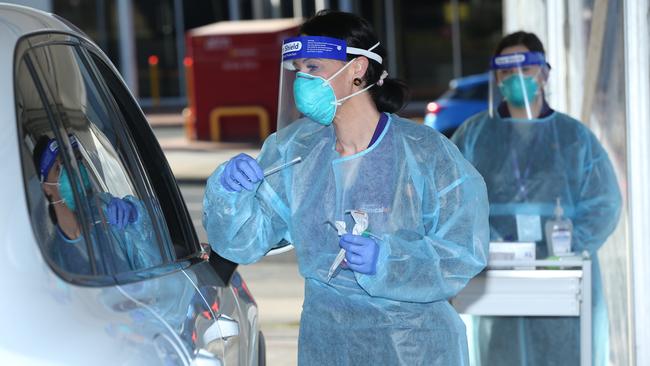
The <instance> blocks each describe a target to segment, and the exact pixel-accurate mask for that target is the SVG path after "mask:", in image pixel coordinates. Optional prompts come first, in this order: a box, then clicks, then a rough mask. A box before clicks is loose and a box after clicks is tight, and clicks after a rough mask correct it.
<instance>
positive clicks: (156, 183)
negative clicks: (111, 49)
mask: <svg viewBox="0 0 650 366" xmlns="http://www.w3.org/2000/svg"><path fill="white" fill-rule="evenodd" d="M91 59H92V60H93V62H94V64H95V65H96V67H97V69H98V71H99V73H101V75H102V78H103V79H104V80H105V82H106V83H107V86H108V88H109V90H110V92H111V94H112V96H113V98H114V100H115V101H116V103H117V106H118V108H119V110H120V113H121V114H122V115H123V116H124V120H125V121H126V122H127V124H128V125H129V130H130V131H131V134H132V138H133V140H134V141H135V142H136V144H137V146H138V149H139V150H140V151H141V152H142V164H143V166H144V168H145V170H146V171H147V172H148V176H149V177H150V179H151V184H152V187H153V189H154V190H155V193H156V196H157V197H158V198H159V204H160V207H161V209H162V214H161V216H160V217H161V219H162V220H164V221H165V223H166V226H167V228H168V230H169V236H170V238H171V241H172V243H173V248H174V253H175V255H176V258H177V259H181V258H185V257H188V256H194V255H200V251H201V248H200V246H199V243H198V239H197V237H196V232H195V231H194V227H193V225H192V221H191V218H190V216H189V214H188V212H187V209H186V207H185V205H184V202H183V199H182V197H181V193H180V191H179V189H178V186H177V185H176V182H175V181H174V177H173V174H172V172H171V170H170V168H169V165H168V164H167V161H166V159H165V156H164V155H163V153H162V151H161V150H160V147H159V145H158V142H157V141H156V139H155V137H154V135H153V133H152V132H151V129H150V128H149V126H148V124H147V121H146V119H145V118H144V116H143V114H142V112H141V111H140V108H139V107H138V106H137V104H136V103H135V102H134V101H133V98H132V97H131V95H130V94H129V92H128V90H127V89H126V88H125V86H124V84H123V83H122V82H121V81H120V80H119V79H118V78H117V77H116V76H115V74H114V72H113V71H112V70H111V68H110V67H109V66H108V65H107V64H106V63H105V62H104V61H103V60H102V59H101V58H100V57H99V56H97V55H95V54H91Z"/></svg>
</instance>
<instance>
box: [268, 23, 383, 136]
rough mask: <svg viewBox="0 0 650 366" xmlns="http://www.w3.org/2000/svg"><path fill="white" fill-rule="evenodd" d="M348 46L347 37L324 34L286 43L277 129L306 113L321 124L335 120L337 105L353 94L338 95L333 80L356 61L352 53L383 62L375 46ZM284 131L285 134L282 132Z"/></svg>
mask: <svg viewBox="0 0 650 366" xmlns="http://www.w3.org/2000/svg"><path fill="white" fill-rule="evenodd" d="M378 45H379V43H377V44H376V45H375V46H373V47H371V48H370V49H368V50H363V49H358V48H354V47H347V46H346V43H345V41H344V40H341V39H337V38H330V37H320V36H300V37H294V38H289V39H287V40H285V41H284V43H283V46H282V66H281V71H280V92H279V97H278V98H279V99H278V120H277V130H278V131H281V130H282V129H283V128H284V127H286V126H288V125H290V124H291V123H293V122H294V121H296V120H298V119H300V118H302V117H306V118H309V119H310V120H312V121H314V122H316V123H319V124H321V125H325V126H327V125H329V124H331V123H332V122H333V120H334V116H335V114H336V110H337V107H338V106H340V105H341V103H343V102H344V101H345V100H346V99H348V98H350V97H352V96H354V95H357V94H358V93H361V92H363V91H365V90H367V88H370V87H371V86H372V85H370V86H367V87H366V88H364V89H362V90H359V91H357V92H355V93H352V94H350V95H336V92H335V89H334V88H333V85H332V82H333V81H334V80H335V78H337V77H341V74H342V73H343V72H344V71H345V70H346V69H347V68H348V66H350V65H352V64H353V63H354V59H353V60H351V61H348V55H360V56H365V57H367V58H368V59H371V60H374V61H376V62H379V63H381V62H382V58H381V57H380V56H379V55H377V54H376V53H374V52H372V49H373V48H374V47H376V46H378ZM279 135H281V134H279Z"/></svg>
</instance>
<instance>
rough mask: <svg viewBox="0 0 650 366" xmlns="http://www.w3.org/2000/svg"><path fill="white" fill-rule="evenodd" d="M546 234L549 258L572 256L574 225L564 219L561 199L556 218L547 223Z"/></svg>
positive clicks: (557, 205)
mask: <svg viewBox="0 0 650 366" xmlns="http://www.w3.org/2000/svg"><path fill="white" fill-rule="evenodd" d="M545 233H546V244H547V246H548V255H549V256H557V257H562V256H568V255H571V254H572V252H571V240H572V239H573V223H572V222H571V220H570V219H568V218H565V217H564V209H563V208H562V205H561V204H560V198H559V197H558V198H557V200H556V204H555V217H554V218H552V219H550V220H548V221H546V225H545Z"/></svg>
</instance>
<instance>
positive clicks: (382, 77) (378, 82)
mask: <svg viewBox="0 0 650 366" xmlns="http://www.w3.org/2000/svg"><path fill="white" fill-rule="evenodd" d="M386 77H388V71H386V70H384V71H383V72H382V73H381V76H380V77H379V80H378V81H377V82H376V83H373V84H370V85H368V86H366V87H365V88H363V89H361V90H359V91H356V92H354V93H352V94H350V95H348V96H347V97H343V98H341V99H339V100H337V101H336V102H334V104H335V105H341V104H343V102H345V101H346V100H348V99H350V98H352V97H354V96H356V95H359V94H361V93H363V92H365V91H367V90H368V89H370V88H372V87H373V86H375V85H377V86H382V85H383V84H384V79H386Z"/></svg>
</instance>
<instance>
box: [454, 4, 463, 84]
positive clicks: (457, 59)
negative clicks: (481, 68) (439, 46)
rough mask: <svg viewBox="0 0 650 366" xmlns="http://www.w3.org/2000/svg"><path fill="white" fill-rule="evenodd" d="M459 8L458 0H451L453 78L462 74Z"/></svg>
mask: <svg viewBox="0 0 650 366" xmlns="http://www.w3.org/2000/svg"><path fill="white" fill-rule="evenodd" d="M459 12H460V9H459V8H458V0H451V42H452V51H453V59H454V78H459V77H461V76H462V75H463V64H462V59H461V57H462V55H461V48H460V13H459Z"/></svg>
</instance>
